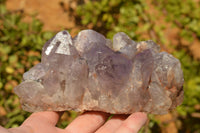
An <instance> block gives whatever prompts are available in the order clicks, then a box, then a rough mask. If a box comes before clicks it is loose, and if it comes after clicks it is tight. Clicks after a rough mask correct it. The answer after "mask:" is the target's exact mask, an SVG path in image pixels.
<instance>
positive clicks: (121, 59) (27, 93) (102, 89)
mask: <svg viewBox="0 0 200 133" xmlns="http://www.w3.org/2000/svg"><path fill="white" fill-rule="evenodd" d="M159 51H160V48H159V46H158V45H157V44H156V43H154V42H153V41H151V40H150V41H142V42H135V41H133V40H131V39H130V38H129V37H128V36H127V35H126V34H125V33H123V32H119V33H117V34H116V35H115V36H114V37H113V41H111V40H109V39H106V38H105V37H104V36H103V35H101V34H99V33H97V32H95V31H93V30H83V31H81V32H80V33H79V34H78V35H77V36H76V37H75V38H73V39H72V37H71V36H70V34H69V33H68V32H67V31H61V32H59V33H57V34H56V35H55V36H54V37H53V38H52V39H51V40H49V41H48V42H47V43H46V44H45V45H44V47H43V49H42V61H41V63H39V64H37V65H36V66H34V67H33V68H31V69H30V70H29V71H28V72H26V73H24V75H23V79H24V81H23V82H22V83H21V84H20V85H19V86H17V87H16V88H15V89H14V91H15V93H16V94H17V95H18V96H19V97H20V101H21V103H22V107H23V109H24V110H27V111H30V112H35V111H44V110H53V111H64V110H75V111H85V110H95V111H104V112H108V113H114V114H130V113H133V112H137V111H144V112H148V113H153V114H165V113H167V112H168V111H169V110H171V109H173V108H175V107H176V106H178V105H180V104H181V103H182V100H183V88H182V87H183V82H184V80H183V72H182V70H181V65H180V62H179V60H178V59H176V58H174V57H173V56H172V55H170V54H168V53H166V52H161V53H160V52H159Z"/></svg>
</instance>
